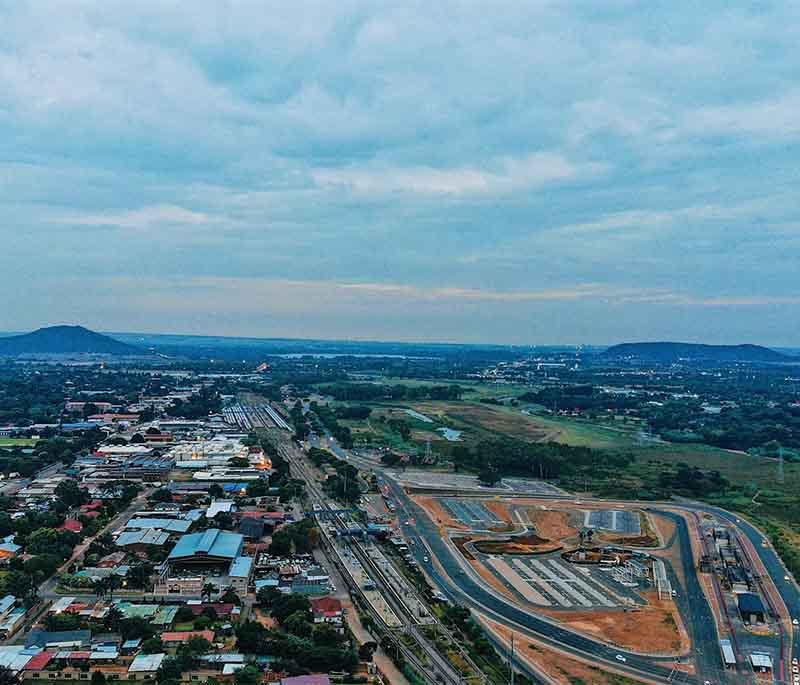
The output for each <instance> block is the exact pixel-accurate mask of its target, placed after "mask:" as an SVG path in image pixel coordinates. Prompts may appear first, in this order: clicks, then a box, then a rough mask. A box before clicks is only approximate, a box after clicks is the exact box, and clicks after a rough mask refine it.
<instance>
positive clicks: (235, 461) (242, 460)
mask: <svg viewBox="0 0 800 685" xmlns="http://www.w3.org/2000/svg"><path fill="white" fill-rule="evenodd" d="M228 466H232V467H233V468H236V469H246V468H247V467H248V466H250V460H249V459H247V458H246V457H231V458H230V459H228Z"/></svg>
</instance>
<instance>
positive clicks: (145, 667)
mask: <svg viewBox="0 0 800 685" xmlns="http://www.w3.org/2000/svg"><path fill="white" fill-rule="evenodd" d="M166 656H167V655H166V654H164V653H158V654H137V655H136V656H135V657H134V659H133V661H131V665H130V666H128V674H129V676H133V677H131V678H129V679H130V680H150V679H152V678H154V677H155V675H156V671H158V669H159V667H160V666H161V662H162V661H164V659H165V658H166ZM134 674H135V675H134ZM148 676H149V678H148Z"/></svg>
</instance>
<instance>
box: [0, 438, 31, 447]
mask: <svg viewBox="0 0 800 685" xmlns="http://www.w3.org/2000/svg"><path fill="white" fill-rule="evenodd" d="M37 442H39V441H38V440H37V439H35V438H0V447H33V446H34V445H35V444H36V443H37Z"/></svg>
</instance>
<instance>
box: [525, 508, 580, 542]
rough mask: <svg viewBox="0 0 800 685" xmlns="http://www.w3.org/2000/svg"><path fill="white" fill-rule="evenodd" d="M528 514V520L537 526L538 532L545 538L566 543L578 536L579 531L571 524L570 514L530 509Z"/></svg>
mask: <svg viewBox="0 0 800 685" xmlns="http://www.w3.org/2000/svg"><path fill="white" fill-rule="evenodd" d="M527 513H528V518H529V519H530V520H531V522H532V523H533V525H534V526H536V532H537V533H538V534H539V535H540V536H541V537H543V538H547V539H548V540H561V541H564V540H566V539H568V538H571V537H574V536H576V535H577V534H578V531H577V530H576V529H575V528H574V527H573V526H571V525H570V524H569V513H568V512H566V511H552V510H548V511H542V510H541V509H528V510H527Z"/></svg>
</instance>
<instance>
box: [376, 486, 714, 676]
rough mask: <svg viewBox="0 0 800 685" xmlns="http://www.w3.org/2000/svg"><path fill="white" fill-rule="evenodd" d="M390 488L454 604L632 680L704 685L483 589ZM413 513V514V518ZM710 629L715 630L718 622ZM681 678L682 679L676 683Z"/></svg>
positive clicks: (418, 548)
mask: <svg viewBox="0 0 800 685" xmlns="http://www.w3.org/2000/svg"><path fill="white" fill-rule="evenodd" d="M387 482H388V483H389V484H390V487H391V490H392V494H393V495H394V497H395V498H396V499H398V500H399V501H400V502H401V503H402V509H405V512H403V511H401V512H400V513H401V521H400V525H401V528H402V530H403V533H404V534H405V535H406V537H408V538H409V539H414V540H415V544H413V545H412V546H411V549H412V550H413V554H414V556H415V557H416V559H417V561H418V562H419V563H420V564H421V565H422V566H423V567H424V568H425V571H426V573H428V575H430V576H431V577H432V578H433V579H434V580H435V581H436V583H437V584H438V585H439V586H440V588H441V589H442V591H443V592H444V594H445V595H446V596H448V597H449V598H450V599H452V600H455V601H458V602H459V603H461V604H464V605H466V606H469V607H472V608H474V609H477V610H478V611H481V612H483V613H485V614H487V615H488V616H490V617H491V618H493V619H495V620H497V621H498V622H501V623H504V624H506V625H508V624H509V623H510V624H511V625H512V626H514V627H515V628H516V629H523V630H528V631H529V632H530V633H531V634H533V635H535V637H536V638H537V639H539V640H541V641H542V642H545V643H547V644H550V645H552V646H553V647H555V648H558V649H566V650H568V651H572V652H574V653H575V654H577V655H579V656H581V657H583V658H586V657H587V656H591V657H594V658H595V659H597V660H601V661H605V662H607V663H608V664H609V665H612V666H613V667H614V668H615V669H618V670H627V671H630V672H631V673H632V674H636V673H638V674H640V675H642V674H643V675H647V676H649V677H650V678H651V679H657V680H661V681H663V682H686V683H702V682H703V678H699V677H696V676H691V675H688V674H685V673H683V672H677V673H676V672H675V671H674V670H673V669H672V668H670V667H669V666H666V665H662V663H663V662H664V661H669V662H672V661H674V659H658V658H653V657H645V656H642V655H639V654H634V653H631V652H626V651H624V650H620V649H615V648H613V647H611V646H610V645H607V644H604V643H602V642H598V641H596V640H592V639H591V638H588V637H585V636H583V635H580V634H578V633H575V632H573V631H571V630H566V629H565V628H562V627H560V626H559V625H557V624H555V623H553V622H551V621H548V620H546V619H543V618H540V617H539V616H537V615H535V614H532V613H529V612H526V611H524V610H523V609H521V608H519V607H517V606H515V605H513V604H510V603H508V602H505V601H503V600H501V599H500V598H498V597H497V596H496V595H495V594H493V593H491V592H489V591H488V590H487V589H486V588H485V586H484V585H483V584H481V583H479V582H477V581H476V580H475V579H473V577H472V576H471V575H470V574H468V573H466V572H465V571H464V569H463V567H462V566H461V564H460V563H459V562H458V560H457V559H456V558H455V556H454V554H453V552H452V550H451V548H450V547H449V546H448V544H447V543H446V542H445V541H444V540H443V539H442V537H441V533H440V531H439V529H438V527H437V526H436V525H434V523H433V522H432V521H431V520H430V518H429V517H428V515H427V514H426V513H425V512H424V511H423V510H422V509H421V508H420V507H418V506H417V505H416V504H415V503H413V502H411V501H410V500H409V499H408V498H407V496H406V495H405V492H404V491H403V490H402V488H401V487H400V486H399V485H398V484H397V483H396V482H395V481H393V480H389V479H387ZM409 512H412V513H411V514H410V515H409ZM407 518H414V519H415V523H414V525H405V521H404V520H405V519H407ZM679 528H680V526H679ZM683 534H684V535H685V541H686V543H688V542H689V539H688V532H687V531H686V526H685V523H684V524H683ZM682 537H683V536H682ZM426 546H427V548H428V549H429V550H430V552H431V553H432V554H433V555H434V556H435V557H436V560H437V561H438V562H439V564H440V565H441V567H442V568H443V569H444V573H441V572H440V570H439V568H438V567H437V566H436V565H434V564H431V563H426V562H425V561H424V559H423V557H425V556H427V554H426V551H427V550H426ZM690 559H691V557H690ZM699 599H700V600H701V601H702V603H703V604H704V605H705V608H706V610H707V611H708V616H709V617H710V611H711V610H710V609H709V608H708V604H707V602H706V600H705V596H703V595H701V597H700V598H699ZM696 601H698V598H696V597H694V596H693V597H692V602H693V610H694V609H696V607H695V606H694V602H696ZM711 625H712V626H713V619H712V622H711ZM712 630H713V628H712ZM617 654H621V655H623V656H624V658H625V662H621V661H619V660H617V659H616V655H617ZM659 662H662V663H659ZM713 670H714V677H715V678H716V677H717V675H718V670H717V669H716V668H714V669H713ZM676 675H677V676H679V679H678V678H676ZM717 682H718V681H717Z"/></svg>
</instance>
